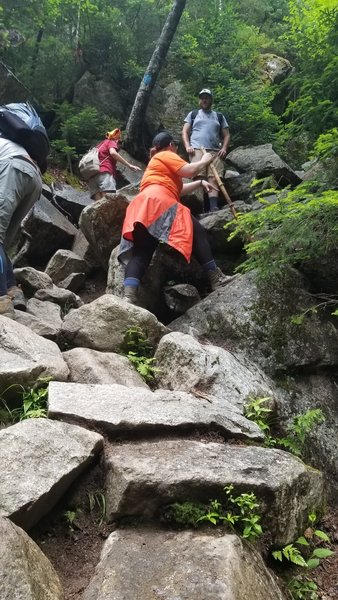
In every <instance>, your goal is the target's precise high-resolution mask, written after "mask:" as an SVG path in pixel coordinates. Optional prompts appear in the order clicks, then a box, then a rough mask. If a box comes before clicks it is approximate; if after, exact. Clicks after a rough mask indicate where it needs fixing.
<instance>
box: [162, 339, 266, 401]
mask: <svg viewBox="0 0 338 600" xmlns="http://www.w3.org/2000/svg"><path fill="white" fill-rule="evenodd" d="M155 358H156V366H157V367H158V368H159V372H158V374H157V375H156V385H157V386H158V387H162V388H168V389H170V390H185V391H186V392H194V390H196V391H198V390H201V391H203V392H205V393H206V394H211V395H214V396H217V397H218V398H220V399H221V398H222V399H224V400H225V401H226V402H227V403H229V404H230V405H232V406H236V407H237V408H238V410H240V411H242V410H243V405H244V404H245V403H246V402H247V401H248V399H249V398H258V397H267V396H269V397H270V398H272V399H273V398H274V397H275V394H276V389H275V385H274V383H273V381H272V380H271V379H269V377H267V376H266V375H265V374H264V373H263V371H262V370H261V369H259V367H257V365H255V364H254V363H252V362H250V361H249V360H248V359H246V358H244V357H243V356H240V355H236V354H234V353H232V352H228V351H227V350H224V349H223V348H219V347H218V346H212V345H211V344H204V345H203V344H200V342H198V341H197V340H196V339H195V338H193V337H192V336H190V335H187V334H184V333H179V332H173V333H169V334H168V335H165V336H164V337H163V338H162V339H161V340H160V342H159V345H158V347H157V350H156V353H155Z"/></svg>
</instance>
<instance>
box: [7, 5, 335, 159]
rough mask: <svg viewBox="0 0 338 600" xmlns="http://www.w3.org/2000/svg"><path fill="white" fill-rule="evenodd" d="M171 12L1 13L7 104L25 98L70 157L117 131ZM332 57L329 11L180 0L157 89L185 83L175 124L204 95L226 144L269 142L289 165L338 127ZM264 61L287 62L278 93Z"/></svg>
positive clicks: (97, 8)
mask: <svg viewBox="0 0 338 600" xmlns="http://www.w3.org/2000/svg"><path fill="white" fill-rule="evenodd" d="M172 5H173V1H172V0H110V1H108V0H95V1H93V0H31V1H30V2H25V3H22V2H20V1H19V0H6V2H2V3H0V60H1V65H2V69H3V73H4V74H6V75H7V77H12V76H13V75H14V76H15V78H17V81H18V82H20V85H19V89H20V94H21V98H15V99H21V100H24V99H26V98H28V99H30V100H32V101H34V102H35V104H36V105H37V106H38V107H39V108H40V109H41V110H42V111H43V112H44V113H45V114H46V115H47V116H49V121H48V123H47V124H48V125H49V126H50V127H49V133H50V136H51V139H52V140H54V147H56V148H57V147H59V149H61V150H62V148H65V147H66V148H68V149H69V150H68V152H73V153H74V156H76V154H78V153H81V152H83V150H84V149H85V148H86V147H87V146H88V144H90V143H91V142H92V141H93V140H95V139H96V138H99V137H100V136H101V135H102V129H104V128H105V126H106V124H107V125H108V124H110V126H114V125H119V126H122V127H124V126H125V125H126V122H127V120H128V116H129V113H130V111H131V108H132V105H133V101H134V99H135V96H136V93H137V90H138V88H139V85H140V81H141V80H142V77H143V75H144V72H145V70H146V67H147V64H148V62H149V59H150V57H151V55H152V52H153V50H154V46H155V45H156V42H157V40H158V38H159V36H160V34H161V31H162V28H163V25H164V23H165V20H166V18H167V15H168V12H169V11H170V9H171V7H172ZM337 48H338V8H337V3H336V0H289V1H287V0H252V2H250V3H248V2H244V0H236V1H235V0H212V1H211V2H208V3H206V2H204V1H202V0H188V1H187V2H186V7H185V10H184V12H183V15H182V17H181V19H180V23H179V26H178V29H177V31H176V34H175V37H174V40H173V42H172V44H171V46H170V50H169V52H168V55H167V57H166V62H165V65H164V67H163V68H162V70H161V73H160V77H159V79H158V82H157V85H158V86H160V87H161V88H166V86H168V85H169V84H170V83H173V82H177V81H178V82H180V83H181V84H182V89H183V90H184V93H183V94H182V107H181V115H180V119H182V117H183V116H184V114H186V112H187V111H188V110H190V109H191V108H194V107H195V106H196V93H197V92H198V90H199V89H200V88H201V87H205V86H208V87H211V88H212V89H213V91H214V94H215V106H216V107H217V110H220V111H223V112H224V114H225V115H226V116H227V118H228V120H229V123H230V125H231V133H232V143H233V145H241V144H248V143H253V144H261V143H267V142H272V143H273V145H274V147H275V148H276V150H277V151H279V153H281V154H282V155H283V156H284V157H288V161H289V162H291V163H293V164H294V165H295V166H297V165H300V164H301V162H304V161H305V160H306V159H307V158H308V157H309V153H310V152H311V150H313V148H314V145H315V144H316V142H317V140H318V137H319V136H320V135H329V136H330V135H331V136H332V135H333V134H332V131H333V132H334V131H335V128H337V126H338V108H337V98H338V55H337ZM267 55H277V56H280V57H283V58H284V59H287V60H288V61H290V63H291V65H292V71H291V73H290V74H289V75H288V77H286V79H285V80H284V81H283V82H282V83H277V82H273V81H271V80H270V79H269V78H268V77H267V76H266V74H265V73H264V69H263V67H262V64H263V62H264V61H263V62H262V57H264V56H267ZM88 81H91V82H95V85H96V88H95V89H96V90H98V92H97V94H96V96H95V95H90V94H89V93H86V91H88V87H86V85H85V84H84V82H87V83H88ZM80 83H81V84H82V90H83V91H82V94H80V93H79V92H78V86H79V84H80ZM93 85H94V84H93ZM1 100H2V101H3V98H1ZM6 101H7V102H8V101H10V98H8V97H7V98H6ZM148 127H149V124H148ZM150 128H151V124H150ZM336 131H337V130H336ZM335 143H337V142H335Z"/></svg>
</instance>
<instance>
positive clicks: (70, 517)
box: [63, 510, 77, 531]
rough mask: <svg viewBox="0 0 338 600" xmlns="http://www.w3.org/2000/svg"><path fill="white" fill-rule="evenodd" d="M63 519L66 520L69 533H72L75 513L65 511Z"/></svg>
mask: <svg viewBox="0 0 338 600" xmlns="http://www.w3.org/2000/svg"><path fill="white" fill-rule="evenodd" d="M63 516H64V518H65V519H66V521H67V523H68V527H69V529H70V531H74V522H75V519H76V517H77V511H74V510H66V511H65V512H64V513H63Z"/></svg>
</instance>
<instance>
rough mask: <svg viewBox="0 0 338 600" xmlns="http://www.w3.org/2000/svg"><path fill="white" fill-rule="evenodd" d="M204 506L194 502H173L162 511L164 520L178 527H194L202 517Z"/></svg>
mask: <svg viewBox="0 0 338 600" xmlns="http://www.w3.org/2000/svg"><path fill="white" fill-rule="evenodd" d="M204 513H205V506H204V505H203V504H198V503H194V502H182V503H180V502H175V503H174V504H170V505H169V506H168V507H167V508H166V509H165V511H164V515H163V516H164V520H165V521H166V522H168V523H174V524H175V525H179V526H180V527H196V526H197V523H198V520H199V519H200V518H201V517H202V516H203V515H204Z"/></svg>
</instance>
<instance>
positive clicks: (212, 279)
mask: <svg viewBox="0 0 338 600" xmlns="http://www.w3.org/2000/svg"><path fill="white" fill-rule="evenodd" d="M207 276H208V279H209V283H210V287H211V289H212V291H214V290H217V288H219V287H222V286H224V285H227V284H228V283H230V281H232V280H233V279H235V277H237V275H224V273H222V271H221V269H219V268H218V267H217V268H216V270H215V271H208V272H207Z"/></svg>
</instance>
